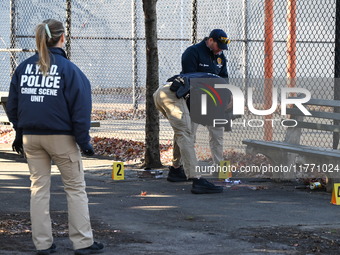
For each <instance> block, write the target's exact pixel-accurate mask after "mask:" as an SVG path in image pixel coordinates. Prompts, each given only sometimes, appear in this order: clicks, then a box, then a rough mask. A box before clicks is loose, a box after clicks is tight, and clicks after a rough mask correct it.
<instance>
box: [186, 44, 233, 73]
mask: <svg viewBox="0 0 340 255" xmlns="http://www.w3.org/2000/svg"><path fill="white" fill-rule="evenodd" d="M206 40H207V38H205V39H204V40H203V41H201V42H200V43H197V44H194V45H192V46H190V47H188V48H187V49H186V50H185V51H184V52H183V54H182V72H181V73H194V72H202V73H212V74H217V75H219V76H220V77H222V78H226V79H227V78H228V71H227V60H226V58H225V56H224V54H223V52H221V53H220V54H219V55H215V54H214V53H213V52H212V51H211V50H210V49H209V47H207V45H206V43H205V41H206Z"/></svg>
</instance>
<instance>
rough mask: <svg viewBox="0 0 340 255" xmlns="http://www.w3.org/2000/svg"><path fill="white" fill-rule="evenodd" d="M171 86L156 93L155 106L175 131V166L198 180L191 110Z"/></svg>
mask: <svg viewBox="0 0 340 255" xmlns="http://www.w3.org/2000/svg"><path fill="white" fill-rule="evenodd" d="M170 85H171V83H168V84H165V85H164V86H160V87H159V88H158V90H157V91H156V92H155V93H154V95H153V97H154V101H155V105H156V108H157V109H158V110H159V111H160V112H161V113H162V114H163V115H164V116H165V117H166V118H167V119H168V120H169V123H170V125H171V127H172V129H173V130H174V149H173V165H174V166H175V167H176V166H180V165H181V164H183V168H184V171H185V174H186V176H187V177H188V178H197V177H199V176H198V175H197V172H196V171H195V167H196V166H197V158H196V153H195V148H194V140H193V136H192V134H191V119H190V115H189V110H188V107H187V105H186V101H185V100H184V99H183V98H180V99H178V98H177V97H176V94H175V92H172V91H171V90H170Z"/></svg>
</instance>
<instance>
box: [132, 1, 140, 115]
mask: <svg viewBox="0 0 340 255" xmlns="http://www.w3.org/2000/svg"><path fill="white" fill-rule="evenodd" d="M131 7H132V22H131V23H132V29H131V30H132V31H131V32H132V101H133V102H132V103H133V110H134V114H135V113H136V112H135V111H136V110H138V99H139V97H140V91H139V87H138V59H137V42H138V41H137V3H136V0H132V6H131Z"/></svg>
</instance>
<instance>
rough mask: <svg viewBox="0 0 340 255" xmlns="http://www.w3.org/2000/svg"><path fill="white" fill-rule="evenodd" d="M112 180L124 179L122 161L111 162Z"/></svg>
mask: <svg viewBox="0 0 340 255" xmlns="http://www.w3.org/2000/svg"><path fill="white" fill-rule="evenodd" d="M112 180H124V163H123V162H113V166H112Z"/></svg>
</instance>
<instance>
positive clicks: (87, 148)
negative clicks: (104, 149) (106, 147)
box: [80, 143, 94, 156]
mask: <svg viewBox="0 0 340 255" xmlns="http://www.w3.org/2000/svg"><path fill="white" fill-rule="evenodd" d="M80 148H81V150H82V152H83V154H84V155H85V156H93V155H94V150H93V147H92V145H91V144H90V143H88V144H85V145H82V146H81V147H80Z"/></svg>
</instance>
